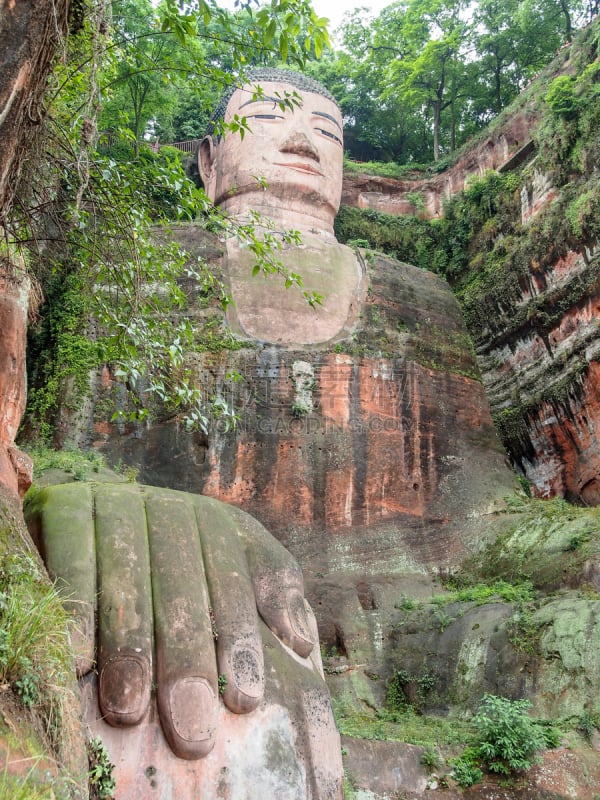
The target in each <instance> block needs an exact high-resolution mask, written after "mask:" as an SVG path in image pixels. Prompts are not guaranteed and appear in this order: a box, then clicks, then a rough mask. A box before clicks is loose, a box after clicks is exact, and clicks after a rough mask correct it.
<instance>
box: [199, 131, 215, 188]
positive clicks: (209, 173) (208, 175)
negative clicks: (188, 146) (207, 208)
mask: <svg viewBox="0 0 600 800" xmlns="http://www.w3.org/2000/svg"><path fill="white" fill-rule="evenodd" d="M215 150H216V148H215V143H214V141H213V137H212V136H205V137H204V139H202V141H201V142H200V147H199V148H198V172H199V173H200V177H201V178H202V183H203V184H204V191H205V192H206V194H207V195H208V196H209V197H210V199H211V200H214V199H215V198H214V193H215V177H216V171H215Z"/></svg>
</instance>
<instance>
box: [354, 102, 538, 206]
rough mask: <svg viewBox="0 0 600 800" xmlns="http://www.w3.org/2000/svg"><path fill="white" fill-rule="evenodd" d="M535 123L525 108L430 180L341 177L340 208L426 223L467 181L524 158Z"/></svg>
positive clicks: (534, 113)
mask: <svg viewBox="0 0 600 800" xmlns="http://www.w3.org/2000/svg"><path fill="white" fill-rule="evenodd" d="M539 117H540V112H539V110H536V109H535V107H534V106H533V105H530V106H529V107H528V106H527V105H526V106H525V108H523V109H522V110H520V111H519V112H517V113H516V114H511V115H510V117H509V118H508V119H506V120H505V121H504V124H500V125H498V126H497V127H495V128H494V132H493V133H490V135H489V136H487V137H486V138H485V139H483V140H482V141H480V142H478V143H477V144H476V146H474V147H472V148H468V149H465V150H464V152H463V154H462V155H461V156H460V157H459V158H458V159H457V160H456V161H455V162H454V164H453V165H452V166H451V167H449V168H448V169H447V170H445V171H444V172H442V173H440V174H438V175H434V176H433V177H421V176H418V177H417V175H415V176H413V177H409V178H407V179H406V180H397V179H394V178H382V177H377V176H372V175H366V174H365V175H357V176H355V175H345V176H344V182H343V189H342V204H343V205H346V206H354V207H356V208H365V209H366V208H368V209H372V210H373V211H381V212H383V213H384V214H417V213H420V214H424V215H425V216H427V217H430V218H433V217H440V216H442V214H443V206H444V202H445V201H446V200H448V199H449V198H450V197H452V196H453V195H455V194H456V193H457V192H461V191H462V190H463V189H464V188H465V187H466V186H467V184H468V182H469V180H471V179H473V178H478V177H480V176H481V175H483V174H484V172H486V170H490V169H499V168H503V167H506V165H507V164H509V163H512V164H516V163H518V162H519V161H520V159H521V158H525V157H527V155H529V153H530V152H531V149H532V144H533V143H532V141H531V132H532V130H533V129H534V128H535V126H536V124H537V122H538V121H539ZM415 194H416V195H418V196H419V198H420V203H419V207H417V206H416V205H415V200H414V197H415Z"/></svg>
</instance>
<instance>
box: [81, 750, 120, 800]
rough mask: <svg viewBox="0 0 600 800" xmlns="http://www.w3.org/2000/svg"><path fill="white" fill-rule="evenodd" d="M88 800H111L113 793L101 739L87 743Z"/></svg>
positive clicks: (113, 781) (110, 770)
mask: <svg viewBox="0 0 600 800" xmlns="http://www.w3.org/2000/svg"><path fill="white" fill-rule="evenodd" d="M87 749H88V762H89V773H88V782H89V785H90V800H111V798H112V797H113V795H114V792H115V779H114V778H113V771H114V768H115V765H114V764H112V763H111V761H110V757H109V755H108V751H107V749H106V747H105V746H104V744H103V742H102V740H101V739H99V738H96V739H91V740H90V741H89V742H88V748H87Z"/></svg>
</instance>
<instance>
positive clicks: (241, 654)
mask: <svg viewBox="0 0 600 800" xmlns="http://www.w3.org/2000/svg"><path fill="white" fill-rule="evenodd" d="M230 664H231V673H232V675H233V680H234V683H235V686H236V688H237V690H238V691H239V692H240V693H241V694H243V695H244V696H245V697H246V698H248V700H250V701H252V705H251V706H249V707H244V709H243V711H251V710H252V708H255V707H256V702H254V701H258V700H260V699H261V698H262V696H263V693H264V690H265V671H264V663H263V659H262V654H259V653H257V652H256V650H254V649H253V648H251V647H247V646H244V645H241V646H238V647H235V648H234V649H233V652H232V653H231V656H230ZM244 705H245V706H246V704H244Z"/></svg>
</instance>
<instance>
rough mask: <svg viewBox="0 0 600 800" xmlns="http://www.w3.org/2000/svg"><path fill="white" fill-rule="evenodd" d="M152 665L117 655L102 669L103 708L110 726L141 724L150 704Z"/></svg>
mask: <svg viewBox="0 0 600 800" xmlns="http://www.w3.org/2000/svg"><path fill="white" fill-rule="evenodd" d="M149 674H150V670H149V666H148V664H146V662H145V661H143V660H142V659H139V658H136V657H134V656H117V657H116V658H112V659H111V660H110V661H108V662H106V663H105V664H104V665H103V666H102V669H101V670H100V682H99V688H98V694H99V700H100V708H101V710H102V713H103V714H104V716H105V717H106V720H107V722H108V723H109V724H110V725H137V723H138V722H140V721H141V719H142V717H143V716H144V714H145V713H146V710H147V708H148V704H149V702H150V681H149Z"/></svg>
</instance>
